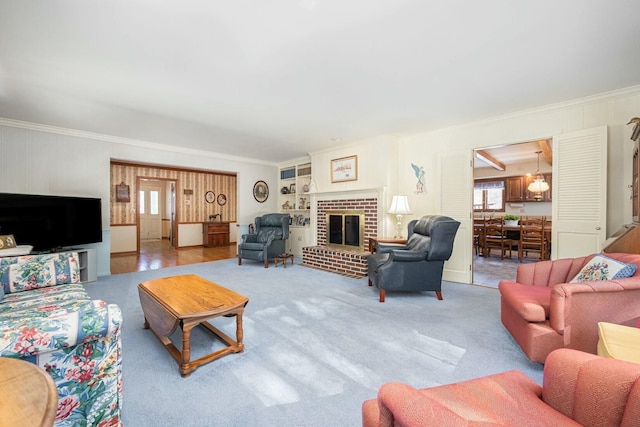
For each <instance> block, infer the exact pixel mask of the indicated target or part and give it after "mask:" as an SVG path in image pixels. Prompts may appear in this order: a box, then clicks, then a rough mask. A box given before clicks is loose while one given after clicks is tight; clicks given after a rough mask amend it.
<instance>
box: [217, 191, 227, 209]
mask: <svg viewBox="0 0 640 427" xmlns="http://www.w3.org/2000/svg"><path fill="white" fill-rule="evenodd" d="M218 204H219V205H220V206H224V205H226V204H227V196H225V195H224V194H218Z"/></svg>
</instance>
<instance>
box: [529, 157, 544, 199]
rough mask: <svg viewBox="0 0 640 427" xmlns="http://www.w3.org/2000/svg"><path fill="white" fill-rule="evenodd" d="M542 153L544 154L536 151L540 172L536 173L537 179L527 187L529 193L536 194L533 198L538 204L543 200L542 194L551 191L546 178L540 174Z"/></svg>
mask: <svg viewBox="0 0 640 427" xmlns="http://www.w3.org/2000/svg"><path fill="white" fill-rule="evenodd" d="M540 153H542V151H536V154H537V155H538V170H537V171H536V178H535V180H533V181H532V182H531V184H529V186H528V187H527V191H530V192H532V193H535V194H534V196H533V198H534V199H535V200H536V202H539V201H540V200H542V193H544V192H545V191H547V190H549V184H547V183H546V182H545V180H544V177H543V176H542V174H541V173H540Z"/></svg>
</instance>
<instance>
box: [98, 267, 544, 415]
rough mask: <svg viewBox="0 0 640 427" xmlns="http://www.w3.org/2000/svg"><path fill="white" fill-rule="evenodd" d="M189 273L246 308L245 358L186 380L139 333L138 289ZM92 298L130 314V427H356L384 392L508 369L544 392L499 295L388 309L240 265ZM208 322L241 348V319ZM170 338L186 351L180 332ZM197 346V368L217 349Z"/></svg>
mask: <svg viewBox="0 0 640 427" xmlns="http://www.w3.org/2000/svg"><path fill="white" fill-rule="evenodd" d="M191 273H193V274H198V275H200V276H202V277H204V278H206V279H209V280H211V281H214V282H216V283H218V284H220V285H222V286H224V287H227V288H229V289H232V290H234V291H236V292H238V293H241V294H243V295H246V296H247V297H249V304H248V305H247V307H246V310H245V314H244V343H245V351H244V353H239V354H230V355H227V356H225V357H223V358H221V359H219V360H216V361H214V362H211V363H209V364H207V365H204V366H202V367H200V368H198V369H197V370H195V371H194V372H193V373H192V374H191V375H190V376H189V377H186V378H182V377H181V376H180V372H179V370H178V365H177V363H176V361H175V360H174V359H173V358H172V357H171V355H170V354H169V352H167V351H166V350H165V349H164V347H163V345H162V344H161V343H160V341H159V340H158V339H157V338H156V337H155V336H154V335H153V333H152V332H151V331H150V330H145V329H143V327H142V326H143V321H144V317H143V314H142V309H141V307H140V302H139V299H138V291H137V285H138V283H140V282H142V281H145V280H150V279H153V278H158V277H165V276H172V275H178V274H191ZM86 288H87V291H88V292H89V294H90V295H91V297H92V298H99V299H104V300H106V301H108V302H111V303H116V304H118V305H119V306H120V308H121V309H122V312H123V316H124V323H123V336H122V340H123V376H124V405H123V422H124V424H125V426H131V427H144V426H153V427H161V426H276V425H277V426H358V425H361V423H362V420H361V410H360V406H361V404H362V402H363V401H364V400H366V399H370V398H374V397H375V396H376V393H377V390H378V388H379V387H380V385H381V384H383V383H385V382H389V381H402V382H406V383H409V384H411V385H412V386H414V387H417V388H424V387H430V386H435V385H440V384H447V383H451V382H456V381H461V380H466V379H470V378H475V377H478V376H484V375H489V374H493V373H496V372H502V371H505V370H509V369H519V370H521V371H523V372H524V373H525V374H527V375H528V376H529V377H531V378H533V379H534V380H535V381H537V382H541V381H542V365H540V364H537V363H532V362H530V361H529V360H528V359H527V358H526V356H525V355H524V354H523V353H522V351H521V350H520V348H519V347H518V346H517V344H516V343H515V341H513V339H512V338H511V336H510V335H509V334H508V332H507V331H506V330H505V329H504V327H503V326H502V324H501V323H500V296H499V293H498V291H497V290H496V289H491V288H485V287H479V286H472V285H466V284H459V283H449V282H444V283H443V287H442V293H443V296H444V300H443V301H438V300H437V298H436V296H435V293H434V292H425V293H393V292H390V293H387V299H386V302H385V303H383V304H381V303H379V302H378V292H377V290H376V289H374V288H370V287H368V286H367V279H366V278H363V279H353V278H348V277H343V276H340V275H337V274H332V273H328V272H323V271H319V270H314V269H310V268H306V267H304V266H301V265H299V264H296V265H293V266H291V265H289V266H287V268H286V269H285V268H282V266H279V267H278V268H274V267H273V266H270V267H269V268H268V269H265V268H263V266H262V264H261V263H257V262H251V261H246V262H245V263H244V264H243V265H242V266H238V265H237V261H236V260H235V259H229V260H224V261H215V262H208V263H202V264H194V265H186V266H180V267H171V268H166V269H161V270H153V271H145V272H139V273H129V274H119V275H111V276H107V277H101V278H99V280H98V281H97V282H94V283H90V284H87V285H86ZM211 323H213V324H214V325H215V326H216V327H218V328H219V329H221V330H223V331H224V332H225V333H227V334H228V335H230V336H232V337H235V318H225V317H223V318H217V319H214V320H213V321H212V322H211ZM172 338H173V341H174V344H175V345H176V346H177V347H178V348H180V343H181V342H180V335H179V332H176V334H174V336H173V337H172ZM191 342H192V357H191V360H194V359H195V358H197V357H200V356H202V355H205V354H208V353H211V352H212V351H214V350H215V349H217V348H221V345H220V343H219V342H217V341H215V340H214V339H212V336H211V334H209V333H208V332H206V331H204V330H203V329H202V328H196V329H194V330H193V332H192V340H191Z"/></svg>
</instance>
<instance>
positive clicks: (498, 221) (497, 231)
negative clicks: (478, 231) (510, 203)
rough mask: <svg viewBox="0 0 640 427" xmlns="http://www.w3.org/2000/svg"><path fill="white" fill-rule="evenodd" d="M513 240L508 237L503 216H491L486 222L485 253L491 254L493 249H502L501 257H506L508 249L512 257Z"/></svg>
mask: <svg viewBox="0 0 640 427" xmlns="http://www.w3.org/2000/svg"><path fill="white" fill-rule="evenodd" d="M512 245H513V242H512V241H511V239H508V238H507V235H506V231H505V230H504V226H503V221H502V218H489V219H485V222H484V239H483V244H482V246H483V255H484V256H485V257H488V256H490V255H491V249H500V259H504V258H505V256H506V253H507V251H509V258H511V246H512Z"/></svg>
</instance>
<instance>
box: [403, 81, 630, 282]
mask: <svg viewBox="0 0 640 427" xmlns="http://www.w3.org/2000/svg"><path fill="white" fill-rule="evenodd" d="M638 112H640V87H634V88H629V89H626V90H621V91H616V92H611V93H607V94H602V95H599V96H593V97H589V98H585V99H580V100H575V101H571V102H566V103H562V104H557V105H552V106H547V107H544V108H539V109H535V110H529V111H524V112H520V113H514V114H510V115H506V116H501V117H496V118H492V119H489V120H485V121H481V122H475V123H469V124H465V125H460V126H457V127H451V128H446V129H441V130H438V131H434V132H426V133H422V134H416V135H412V136H409V137H405V138H402V139H401V140H400V158H401V161H405V162H406V161H408V160H409V159H410V158H411V157H410V155H409V153H418V152H424V153H427V152H428V153H429V155H428V156H427V155H426V154H425V155H424V161H425V162H428V161H429V159H430V160H431V162H430V163H429V166H430V167H433V168H435V169H437V168H438V159H439V158H440V157H442V156H445V155H450V154H451V153H462V154H466V157H465V159H466V163H465V162H461V163H460V164H459V167H460V170H461V171H463V170H464V168H470V167H471V166H470V164H469V162H470V160H471V153H472V151H473V150H474V149H478V148H487V147H491V146H495V145H504V144H510V143H517V142H522V141H532V140H538V139H544V138H548V137H552V136H554V135H559V134H562V133H567V132H573V131H577V130H581V129H589V128H594V127H598V126H607V129H608V158H607V171H608V172H607V175H608V177H607V195H608V197H607V200H608V202H607V233H606V234H607V236H610V235H611V234H612V233H614V232H615V231H616V230H618V229H619V228H620V227H621V226H622V225H623V224H625V223H629V222H631V201H630V200H629V195H630V189H629V188H628V185H629V184H630V183H631V159H632V151H633V141H631V140H630V135H631V130H632V128H631V126H627V125H626V123H627V122H628V121H629V119H630V118H631V117H635V116H638ZM585 168H589V165H585ZM404 178H405V180H404V183H403V182H402V181H401V183H400V185H404V186H408V185H410V183H411V180H410V177H406V176H405V177H404ZM432 179H433V183H432V184H430V185H429V189H430V190H432V192H431V193H429V194H428V195H427V200H426V201H425V202H424V205H425V207H426V208H433V209H434V211H436V212H439V206H440V203H441V200H442V197H446V195H444V194H440V191H439V190H438V189H440V188H441V185H442V183H441V182H439V176H437V175H435V176H433V178H432ZM471 188H472V183H471V182H469V206H470V210H471ZM414 203H415V202H414ZM456 219H459V220H461V222H462V223H463V226H461V230H460V233H461V234H462V236H461V237H462V238H461V240H459V239H458V238H457V237H456V242H457V243H458V242H460V243H462V244H463V245H465V247H464V257H465V263H467V262H468V263H470V262H471V261H470V260H471V244H470V243H469V242H471V228H470V227H469V226H468V225H469V224H468V223H469V221H468V218H466V217H465V218H456ZM456 253H457V252H456V251H454V256H455V255H456ZM456 261H457V260H454V259H453V257H452V260H451V262H456ZM445 268H446V267H445ZM445 277H446V276H445Z"/></svg>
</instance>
